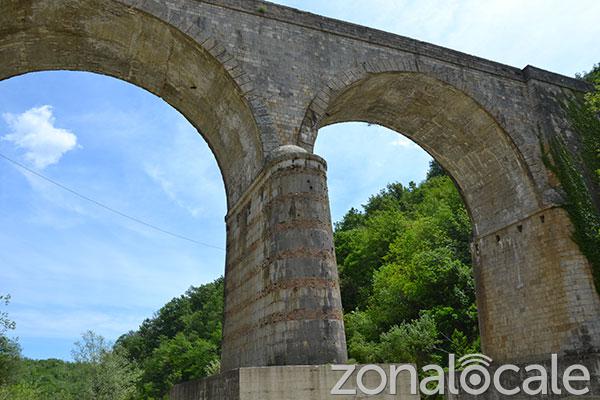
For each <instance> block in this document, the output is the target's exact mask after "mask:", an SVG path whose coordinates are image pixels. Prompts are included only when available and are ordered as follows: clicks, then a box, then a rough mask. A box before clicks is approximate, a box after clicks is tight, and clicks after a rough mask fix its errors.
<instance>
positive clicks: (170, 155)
mask: <svg viewBox="0 0 600 400" xmlns="http://www.w3.org/2000/svg"><path fill="white" fill-rule="evenodd" d="M0 138H1V139H0V153H1V155H2V160H0V182H1V186H2V187H3V188H4V190H2V191H0V193H1V195H0V226H2V229H1V230H0V247H1V249H0V254H1V256H0V260H1V261H0V263H1V264H2V268H1V269H0V281H2V289H1V290H2V291H3V292H4V291H6V292H8V293H10V294H11V295H12V298H13V301H12V304H11V305H10V309H9V312H10V315H11V317H12V318H13V320H15V321H16V322H17V331H16V332H15V334H16V335H17V336H19V337H20V343H21V345H22V348H23V355H24V356H25V357H28V358H34V359H43V358H60V359H69V358H70V353H69V351H70V349H71V348H72V345H73V343H74V342H75V341H76V340H77V338H78V337H79V335H80V334H81V333H82V332H84V331H86V330H88V329H92V330H94V331H96V332H97V333H99V334H101V335H103V336H104V337H106V338H107V339H109V340H115V339H117V337H119V336H120V335H122V334H124V333H126V332H127V331H130V330H134V329H137V328H138V326H139V324H140V323H142V321H144V320H145V319H146V318H149V317H151V316H152V314H153V313H154V312H155V311H156V310H158V309H159V308H160V307H161V306H163V305H164V304H165V303H166V302H167V301H168V300H170V299H171V298H174V297H179V296H180V295H181V294H182V293H184V292H185V291H186V290H187V289H188V288H189V287H190V285H200V284H202V283H205V282H209V281H212V280H214V279H215V278H217V277H219V276H221V275H222V274H223V266H224V264H225V252H224V248H225V225H224V223H223V216H224V215H225V213H226V210H227V207H226V194H225V190H224V186H223V180H222V176H221V174H220V172H219V168H218V166H217V163H216V162H215V158H214V155H213V154H212V151H211V149H210V148H209V147H208V146H207V144H206V143H205V142H204V141H203V140H202V139H201V138H200V137H199V136H198V133H197V131H196V129H195V128H194V127H193V126H191V125H190V124H189V123H188V121H187V120H186V119H185V118H184V117H183V116H182V115H181V114H179V113H178V112H177V111H176V110H174V109H173V108H172V107H169V106H168V105H166V104H165V102H164V101H162V100H161V99H159V98H158V97H156V96H150V95H148V93H147V92H145V91H143V90H140V88H138V87H136V86H134V85H130V84H127V83H125V82H123V81H120V80H117V79H114V78H109V77H106V76H103V75H98V74H91V73H80V72H68V71H62V72H57V71H52V72H38V73H30V74H26V75H22V76H19V77H15V78H12V79H9V80H6V81H3V82H1V83H0ZM7 160H12V161H13V162H9V161H7ZM207 245H208V246H207ZM3 294H5V293H3ZM221 308H222V304H221ZM217 336H219V335H218V334H217ZM214 353H215V357H218V350H217V349H215V351H214Z"/></svg>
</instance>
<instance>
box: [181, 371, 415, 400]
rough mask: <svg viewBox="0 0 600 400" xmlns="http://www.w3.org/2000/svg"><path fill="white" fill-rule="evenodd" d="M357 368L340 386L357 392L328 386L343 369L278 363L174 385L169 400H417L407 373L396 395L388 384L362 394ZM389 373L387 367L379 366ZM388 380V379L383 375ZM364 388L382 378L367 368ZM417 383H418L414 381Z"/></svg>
mask: <svg viewBox="0 0 600 400" xmlns="http://www.w3.org/2000/svg"><path fill="white" fill-rule="evenodd" d="M359 368H360V367H358V368H357V369H356V370H355V371H354V373H353V375H352V377H350V379H348V381H347V383H346V384H344V386H343V389H346V390H352V389H354V390H356V392H357V394H356V395H332V394H331V389H333V388H334V386H335V385H336V383H337V382H338V381H339V380H340V378H341V377H342V376H343V374H344V372H343V371H333V370H332V369H331V366H330V365H314V366H302V365H298V366H279V367H261V368H240V369H236V370H232V371H229V372H226V373H224V374H221V375H217V376H213V377H210V378H206V379H200V380H197V381H193V382H187V383H183V384H180V385H177V386H175V387H174V388H173V390H172V391H171V394H170V399H171V400H192V399H193V400H358V399H372V400H393V399H396V400H397V399H402V400H418V399H419V398H420V396H419V394H418V391H417V392H416V393H417V394H411V391H412V390H413V388H411V379H410V375H409V373H408V372H401V373H399V374H398V377H397V379H396V394H390V383H389V380H388V384H387V387H386V389H385V390H384V391H383V393H381V394H379V395H369V396H367V395H365V394H363V393H362V392H361V391H360V390H357V384H356V382H357V374H358V370H359ZM381 368H382V369H383V370H384V371H386V372H389V366H387V365H381ZM386 379H387V378H386ZM361 382H362V384H363V385H364V387H365V388H367V389H375V388H377V387H378V386H379V385H380V384H381V382H382V380H381V378H380V376H379V375H378V373H376V372H374V371H370V372H368V373H366V374H364V376H363V378H362V379H361ZM417 385H418V382H417Z"/></svg>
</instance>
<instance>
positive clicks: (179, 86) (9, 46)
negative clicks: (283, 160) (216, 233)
mask: <svg viewBox="0 0 600 400" xmlns="http://www.w3.org/2000/svg"><path fill="white" fill-rule="evenodd" d="M43 70H77V71H88V72H95V73H100V74H104V75H109V76H112V77H115V78H118V79H122V80H124V81H127V82H130V83H132V84H134V85H136V86H139V87H141V88H143V89H146V90H148V91H149V92H151V93H154V94H155V95H157V96H159V97H161V98H163V99H164V100H165V101H166V102H167V103H168V104H170V105H171V106H173V107H174V108H176V109H177V110H178V111H179V112H181V113H182V114H183V115H184V116H185V117H186V118H187V119H188V120H189V121H190V122H191V123H192V125H194V127H196V129H198V131H199V132H200V133H201V135H202V136H203V137H204V139H205V140H206V141H207V142H208V145H209V146H210V148H211V149H212V151H213V153H214V155H215V157H216V159H217V163H218V164H219V167H220V169H221V173H222V175H223V179H224V181H225V189H226V192H227V198H228V202H229V204H233V203H234V202H235V201H236V200H237V199H238V198H239V196H240V195H241V193H242V192H243V190H244V189H245V188H246V187H247V186H248V185H249V183H250V182H251V181H252V179H253V178H254V177H255V176H256V175H257V173H258V171H259V170H260V168H261V166H262V158H263V155H262V148H261V144H260V136H259V131H258V128H257V125H256V122H255V120H254V117H253V115H252V112H251V110H250V108H249V106H248V104H247V103H246V102H245V101H244V99H243V98H242V96H241V95H240V91H239V89H238V88H237V86H236V84H235V82H234V81H233V80H232V79H231V77H230V76H229V75H228V74H227V73H226V70H225V69H224V67H223V66H222V65H221V64H220V63H219V62H218V61H217V60H216V59H215V58H214V57H213V56H212V55H211V54H210V53H208V52H207V51H206V50H205V49H203V48H202V47H201V46H200V45H199V44H198V43H196V42H195V41H193V40H192V39H190V38H189V37H187V36H185V35H184V34H183V33H181V32H180V31H178V30H177V29H175V28H173V27H172V26H170V25H168V24H166V23H164V22H162V21H160V20H158V19H156V18H154V17H152V16H150V15H148V14H145V13H143V12H140V11H138V10H135V9H133V8H131V7H127V6H125V5H123V4H120V3H118V2H116V1H112V0H54V1H42V0H28V1H23V0H5V1H2V2H1V3H0V80H3V79H7V78H10V77H13V76H16V75H20V74H24V73H28V72H33V71H43ZM165 134H168V132H165Z"/></svg>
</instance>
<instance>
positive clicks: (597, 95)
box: [577, 63, 600, 113]
mask: <svg viewBox="0 0 600 400" xmlns="http://www.w3.org/2000/svg"><path fill="white" fill-rule="evenodd" d="M577 77H578V78H580V79H583V80H586V81H587V82H589V83H591V84H592V85H594V89H595V90H594V91H593V92H590V93H587V94H586V95H585V99H586V102H587V104H588V106H589V107H590V109H591V110H592V111H593V112H596V113H598V112H600V63H598V64H596V65H594V67H593V68H592V70H591V71H589V72H584V73H583V74H578V75H577Z"/></svg>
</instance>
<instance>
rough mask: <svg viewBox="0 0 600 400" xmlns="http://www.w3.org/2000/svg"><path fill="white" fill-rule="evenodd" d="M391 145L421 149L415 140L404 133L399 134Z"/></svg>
mask: <svg viewBox="0 0 600 400" xmlns="http://www.w3.org/2000/svg"><path fill="white" fill-rule="evenodd" d="M391 145H392V146H397V147H408V148H411V147H412V148H415V149H420V147H419V146H418V145H417V144H416V143H415V142H413V141H412V140H410V139H409V138H407V137H406V136H402V135H398V137H397V138H396V139H394V140H393V141H392V143H391Z"/></svg>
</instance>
